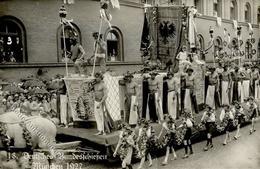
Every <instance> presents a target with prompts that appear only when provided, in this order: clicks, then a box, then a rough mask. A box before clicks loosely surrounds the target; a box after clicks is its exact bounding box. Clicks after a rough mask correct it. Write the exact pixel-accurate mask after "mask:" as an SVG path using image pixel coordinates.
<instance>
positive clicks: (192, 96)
mask: <svg viewBox="0 0 260 169" xmlns="http://www.w3.org/2000/svg"><path fill="white" fill-rule="evenodd" d="M186 72H187V74H186V76H185V79H184V80H185V82H184V84H185V86H184V89H185V93H184V100H183V102H184V109H183V110H187V111H188V112H191V113H193V112H194V111H195V113H198V109H197V100H196V93H195V77H194V75H193V69H191V68H188V69H187V71H186Z"/></svg>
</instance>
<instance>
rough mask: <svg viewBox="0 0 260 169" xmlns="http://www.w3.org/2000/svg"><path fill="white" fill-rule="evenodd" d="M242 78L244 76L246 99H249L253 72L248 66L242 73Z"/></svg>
mask: <svg viewBox="0 0 260 169" xmlns="http://www.w3.org/2000/svg"><path fill="white" fill-rule="evenodd" d="M242 76H243V83H242V84H243V92H244V93H243V94H244V98H248V97H249V93H250V80H251V78H252V72H251V69H250V66H249V65H248V64H244V70H243V71H242ZM243 101H244V100H242V102H243Z"/></svg>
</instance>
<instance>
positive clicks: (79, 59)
mask: <svg viewBox="0 0 260 169" xmlns="http://www.w3.org/2000/svg"><path fill="white" fill-rule="evenodd" d="M70 41H71V60H72V61H73V62H74V68H75V73H77V74H79V75H82V74H83V69H82V63H83V61H84V55H85V50H84V49H83V47H82V46H81V44H80V43H79V42H78V39H77V37H74V38H72V39H70Z"/></svg>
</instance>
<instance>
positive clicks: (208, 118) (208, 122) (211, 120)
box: [201, 105, 216, 151]
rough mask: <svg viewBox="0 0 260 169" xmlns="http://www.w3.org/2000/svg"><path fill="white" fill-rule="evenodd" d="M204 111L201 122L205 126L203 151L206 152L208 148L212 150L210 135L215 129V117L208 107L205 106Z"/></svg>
mask: <svg viewBox="0 0 260 169" xmlns="http://www.w3.org/2000/svg"><path fill="white" fill-rule="evenodd" d="M205 109H206V110H205V112H204V113H203V116H202V118H201V122H202V123H203V124H205V127H206V133H207V145H206V147H205V148H204V151H208V149H209V148H213V143H212V133H213V131H214V128H215V122H216V116H215V113H214V110H213V109H212V108H211V107H210V106H208V105H206V108H205Z"/></svg>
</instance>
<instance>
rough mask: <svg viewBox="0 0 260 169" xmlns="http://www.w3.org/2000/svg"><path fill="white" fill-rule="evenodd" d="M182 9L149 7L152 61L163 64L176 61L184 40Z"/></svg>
mask: <svg viewBox="0 0 260 169" xmlns="http://www.w3.org/2000/svg"><path fill="white" fill-rule="evenodd" d="M182 14H183V8H182V7H175V6H162V7H148V9H147V15H148V17H147V19H148V25H149V29H148V30H149V32H150V33H149V35H150V36H151V40H152V41H153V46H152V48H153V50H152V53H151V58H152V59H160V60H161V62H162V63H163V64H165V63H167V62H168V61H169V60H174V58H175V57H176V55H177V52H178V50H179V49H178V48H179V46H180V43H181V40H182V33H181V32H182V31H181V29H182Z"/></svg>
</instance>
